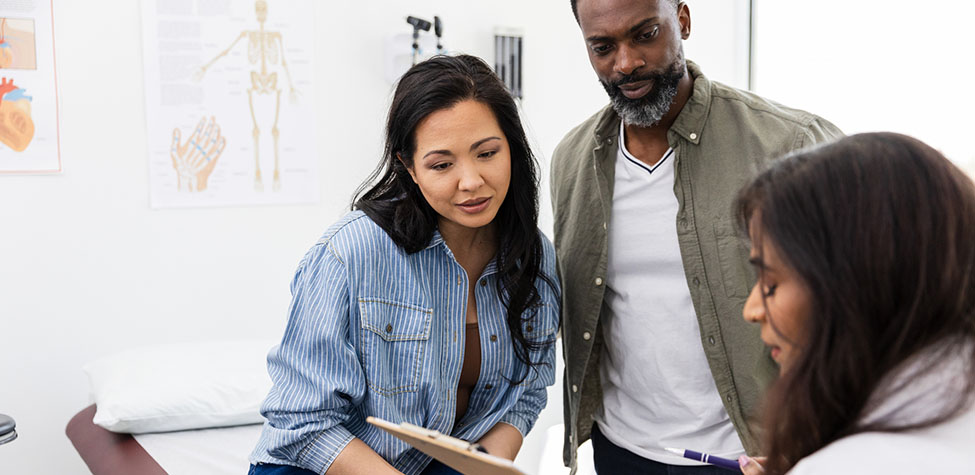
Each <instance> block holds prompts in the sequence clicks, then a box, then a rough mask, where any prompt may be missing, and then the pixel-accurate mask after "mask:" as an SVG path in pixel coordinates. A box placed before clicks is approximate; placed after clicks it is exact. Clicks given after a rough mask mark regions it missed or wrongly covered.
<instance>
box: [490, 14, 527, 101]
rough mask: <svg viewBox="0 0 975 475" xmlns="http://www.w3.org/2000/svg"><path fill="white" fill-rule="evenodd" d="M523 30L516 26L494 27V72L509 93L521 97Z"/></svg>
mask: <svg viewBox="0 0 975 475" xmlns="http://www.w3.org/2000/svg"><path fill="white" fill-rule="evenodd" d="M524 36H525V35H524V32H523V31H522V30H520V29H517V28H495V30H494V72H496V73H497V74H498V76H499V77H500V78H501V80H502V81H504V85H505V86H507V87H508V90H509V91H511V95H512V96H515V97H516V98H518V99H521V98H522V92H523V90H522V82H521V78H522V74H523V72H522V67H521V64H522V58H523V57H524V41H523V40H524Z"/></svg>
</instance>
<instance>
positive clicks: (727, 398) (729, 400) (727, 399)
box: [725, 394, 731, 402]
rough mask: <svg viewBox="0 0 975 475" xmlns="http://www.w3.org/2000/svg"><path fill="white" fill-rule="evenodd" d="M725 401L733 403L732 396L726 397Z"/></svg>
mask: <svg viewBox="0 0 975 475" xmlns="http://www.w3.org/2000/svg"><path fill="white" fill-rule="evenodd" d="M725 400H726V401H728V402H731V395H730V394H729V395H727V396H725Z"/></svg>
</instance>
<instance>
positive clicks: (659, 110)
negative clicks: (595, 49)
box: [599, 55, 684, 127]
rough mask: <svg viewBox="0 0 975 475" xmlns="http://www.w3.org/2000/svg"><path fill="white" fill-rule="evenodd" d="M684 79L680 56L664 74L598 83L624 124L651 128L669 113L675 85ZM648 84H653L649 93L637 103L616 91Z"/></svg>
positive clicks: (633, 76) (628, 76)
mask: <svg viewBox="0 0 975 475" xmlns="http://www.w3.org/2000/svg"><path fill="white" fill-rule="evenodd" d="M683 78H684V61H683V55H681V56H680V57H678V58H677V60H675V61H674V62H673V63H671V64H670V66H668V67H667V69H665V70H663V71H650V72H648V73H645V74H630V75H624V76H622V77H621V78H620V79H618V80H616V81H610V82H605V81H603V80H600V81H599V82H600V83H601V84H602V85H603V88H605V89H606V93H607V94H609V99H610V100H611V101H612V103H613V110H615V111H616V113H617V114H619V116H620V119H622V120H623V123H624V124H626V125H635V126H637V127H653V126H655V125H657V124H658V123H659V122H660V119H662V118H663V116H664V115H666V114H667V112H669V111H670V106H671V105H672V104H673V103H674V98H675V97H677V85H678V84H679V83H680V80H681V79H683ZM647 80H649V81H652V82H653V87H652V88H651V89H650V92H648V93H647V94H646V95H645V96H643V97H641V98H638V99H630V98H629V97H626V96H625V95H623V91H622V90H621V89H620V88H619V87H620V86H621V85H623V84H628V83H631V82H637V81H647Z"/></svg>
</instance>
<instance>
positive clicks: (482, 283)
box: [481, 279, 487, 287]
mask: <svg viewBox="0 0 975 475" xmlns="http://www.w3.org/2000/svg"><path fill="white" fill-rule="evenodd" d="M481 287H487V279H481Z"/></svg>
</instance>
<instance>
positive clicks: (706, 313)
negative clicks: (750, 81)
mask: <svg viewBox="0 0 975 475" xmlns="http://www.w3.org/2000/svg"><path fill="white" fill-rule="evenodd" d="M570 3H571V6H572V9H573V13H574V14H575V16H576V20H577V21H578V23H579V27H580V29H581V30H582V36H583V38H584V40H585V44H586V47H587V49H588V52H589V59H590V62H591V63H592V66H593V69H594V70H595V72H596V76H597V77H598V78H599V81H600V82H601V83H602V85H603V87H605V88H606V92H607V93H608V94H609V97H610V101H611V105H610V106H607V107H606V108H604V109H603V110H601V111H599V112H597V113H596V114H595V115H593V116H592V117H591V118H589V119H588V120H586V121H585V122H583V123H582V124H581V125H579V126H577V127H576V128H575V129H573V130H572V131H570V132H569V133H568V135H566V137H565V138H564V139H563V140H562V142H561V143H560V144H559V146H558V147H557V148H556V150H555V154H554V155H553V157H552V180H551V183H552V184H551V186H552V203H553V207H554V211H555V247H556V251H557V255H558V258H559V266H560V277H561V279H562V286H563V287H562V288H563V294H562V295H563V311H564V313H563V327H562V344H563V352H564V355H565V363H566V374H565V387H564V398H565V428H566V439H565V451H564V461H565V463H566V465H571V466H572V467H573V469H574V468H575V452H576V448H577V447H578V446H579V444H581V443H582V442H583V441H585V440H587V439H590V438H591V439H592V441H593V453H594V459H595V465H596V470H597V472H599V473H608V474H616V473H651V474H656V473H660V474H672V475H673V474H703V473H721V472H720V469H717V468H716V467H712V466H704V465H703V464H698V463H694V462H691V461H689V460H686V459H683V458H681V457H679V456H677V455H674V454H672V453H670V452H668V451H667V450H666V448H669V447H672V448H681V449H683V448H687V449H691V450H696V451H700V452H708V453H711V454H714V455H718V456H722V457H727V458H737V457H738V456H740V455H742V454H743V453H745V452H747V453H749V454H753V455H754V454H756V453H757V451H758V444H757V442H758V438H757V436H756V434H755V433H754V432H753V430H752V428H751V427H749V424H748V421H749V418H750V417H751V416H752V415H753V411H754V409H755V406H756V402H757V400H758V397H759V395H760V394H761V392H762V389H763V383H766V382H768V381H769V380H770V379H771V378H773V377H774V375H775V374H777V370H776V367H775V362H774V361H773V360H772V359H771V358H770V355H769V352H768V350H767V349H765V348H764V346H763V345H762V342H761V340H760V339H759V334H758V330H757V329H755V328H753V327H751V326H749V325H747V324H745V322H744V321H743V320H742V318H741V310H742V306H743V305H744V302H745V299H746V298H747V296H748V292H749V289H750V288H751V287H752V285H753V283H754V275H753V274H752V271H751V268H750V265H749V263H748V248H747V247H746V245H745V243H744V242H743V241H742V239H741V238H740V237H739V234H738V232H737V230H736V223H735V222H734V219H733V217H732V214H731V203H732V202H733V200H734V197H735V195H736V193H737V191H738V190H739V188H740V187H741V186H743V185H744V184H745V183H746V182H747V181H748V180H749V179H750V178H751V177H752V175H753V174H755V173H756V172H757V171H758V170H759V169H762V168H764V166H765V164H766V163H767V162H768V161H769V160H772V159H775V158H777V157H780V156H782V155H785V154H787V153H789V152H790V151H793V150H796V149H799V148H803V147H807V146H810V145H813V144H816V143H819V142H823V141H827V140H830V139H833V138H835V137H838V136H840V135H842V133H841V132H840V130H839V129H837V128H836V127H835V126H834V125H833V124H831V123H829V122H827V121H826V120H823V119H821V118H819V117H817V116H815V115H812V114H809V113H807V112H803V111H800V110H796V109H790V108H787V107H784V106H782V105H779V104H776V103H774V102H771V101H768V100H766V99H763V98H761V97H758V96H756V95H754V94H751V93H749V92H747V91H741V90H737V89H734V88H731V87H728V86H725V85H723V84H720V83H717V82H714V81H711V80H709V79H708V78H707V77H705V76H704V74H703V73H702V72H701V69H700V68H699V67H698V66H697V65H695V64H694V63H692V62H689V61H685V59H684V52H683V43H682V42H683V40H684V39H687V38H688V36H689V35H690V32H691V16H690V9H689V8H688V6H687V5H686V4H684V3H683V2H678V1H677V0H570ZM764 292H765V298H766V299H773V298H774V293H775V288H774V287H770V288H766V289H764ZM773 318H774V317H773Z"/></svg>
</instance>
